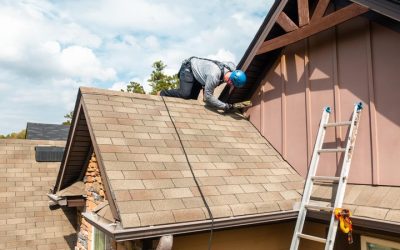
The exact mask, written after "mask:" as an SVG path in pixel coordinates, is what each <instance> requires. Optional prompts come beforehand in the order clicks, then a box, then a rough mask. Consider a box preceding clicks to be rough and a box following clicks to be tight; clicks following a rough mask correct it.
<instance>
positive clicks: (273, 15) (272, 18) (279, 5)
mask: <svg viewBox="0 0 400 250" xmlns="http://www.w3.org/2000/svg"><path fill="white" fill-rule="evenodd" d="M287 2H288V0H281V1H275V4H274V6H273V7H272V8H271V10H270V12H269V13H268V15H267V17H266V19H265V21H266V22H265V26H264V25H263V26H264V27H263V28H262V31H261V32H260V34H259V35H258V34H257V35H258V36H257V40H255V41H254V45H253V43H252V44H251V45H250V46H249V49H248V50H247V51H246V53H245V57H243V58H245V60H244V61H243V62H242V61H240V63H239V65H238V68H240V69H241V70H243V71H246V69H247V68H248V67H249V65H250V64H251V62H252V61H253V58H254V57H255V56H256V54H257V51H258V50H259V48H260V46H261V45H262V43H263V42H264V40H265V39H266V38H267V36H268V34H269V32H270V31H271V29H272V27H273V26H274V25H275V22H276V19H277V18H278V14H279V13H281V12H282V10H283V8H284V7H285V6H286V3H287ZM246 55H247V56H246Z"/></svg>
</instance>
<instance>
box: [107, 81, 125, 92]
mask: <svg viewBox="0 0 400 250" xmlns="http://www.w3.org/2000/svg"><path fill="white" fill-rule="evenodd" d="M126 85H127V83H126V82H114V83H113V85H112V86H111V87H110V88H108V89H109V90H116V91H119V90H121V89H123V90H126Z"/></svg>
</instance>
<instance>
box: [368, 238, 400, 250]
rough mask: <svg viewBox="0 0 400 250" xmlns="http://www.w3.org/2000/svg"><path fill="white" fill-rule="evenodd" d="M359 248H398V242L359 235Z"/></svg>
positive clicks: (382, 249)
mask: <svg viewBox="0 0 400 250" xmlns="http://www.w3.org/2000/svg"><path fill="white" fill-rule="evenodd" d="M361 250H400V243H399V242H394V241H389V240H382V239H378V238H372V237H367V236H361Z"/></svg>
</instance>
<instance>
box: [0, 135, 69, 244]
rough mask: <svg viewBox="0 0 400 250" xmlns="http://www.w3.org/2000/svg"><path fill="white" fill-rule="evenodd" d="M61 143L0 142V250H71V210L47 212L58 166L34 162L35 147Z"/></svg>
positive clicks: (59, 144)
mask: <svg viewBox="0 0 400 250" xmlns="http://www.w3.org/2000/svg"><path fill="white" fill-rule="evenodd" d="M37 145H53V146H64V145H65V142H60V141H40V140H15V139H14V140H10V139H3V140H0V249H21V250H22V249H40V250H45V249H71V248H72V249H73V246H74V245H75V242H76V231H75V226H76V211H75V209H60V208H58V209H53V210H52V209H50V208H49V206H48V201H49V199H48V197H47V193H48V192H49V189H50V188H51V187H52V186H53V185H54V183H55V180H56V177H57V173H58V170H59V167H60V163H59V162H56V163H46V162H41V163H38V162H36V161H35V146H37Z"/></svg>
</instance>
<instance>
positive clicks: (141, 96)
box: [79, 86, 204, 106]
mask: <svg viewBox="0 0 400 250" xmlns="http://www.w3.org/2000/svg"><path fill="white" fill-rule="evenodd" d="M79 90H80V92H81V93H82V94H100V95H108V96H123V97H130V98H135V99H143V100H153V101H160V102H161V101H162V98H161V96H157V95H149V94H138V93H131V92H122V91H117V90H110V89H101V88H94V87H85V86H81V87H79ZM164 99H165V100H166V101H168V102H174V103H187V104H193V105H201V106H204V102H202V101H199V100H186V99H181V98H175V97H166V96H165V97H164Z"/></svg>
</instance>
